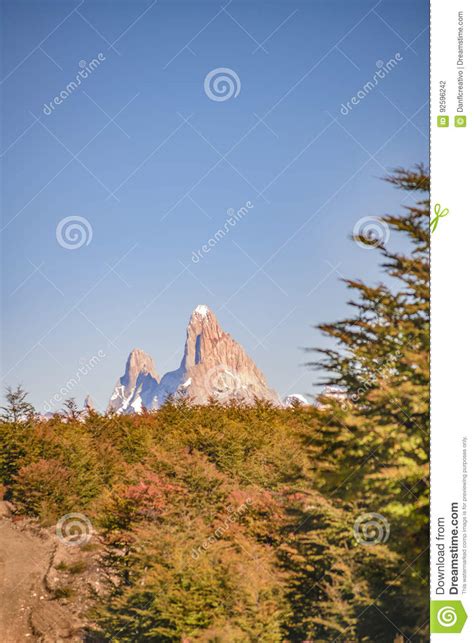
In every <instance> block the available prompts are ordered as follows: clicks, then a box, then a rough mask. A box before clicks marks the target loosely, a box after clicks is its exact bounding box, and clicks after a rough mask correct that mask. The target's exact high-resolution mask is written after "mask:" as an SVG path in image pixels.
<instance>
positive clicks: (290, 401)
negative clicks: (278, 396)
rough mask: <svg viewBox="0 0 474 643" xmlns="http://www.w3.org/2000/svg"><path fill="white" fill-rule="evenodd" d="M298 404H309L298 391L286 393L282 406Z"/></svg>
mask: <svg viewBox="0 0 474 643" xmlns="http://www.w3.org/2000/svg"><path fill="white" fill-rule="evenodd" d="M298 404H303V405H304V406H309V402H308V400H307V399H306V398H305V397H304V396H303V395H301V394H300V393H291V394H290V395H287V396H286V397H285V399H284V400H283V406H295V405H298Z"/></svg>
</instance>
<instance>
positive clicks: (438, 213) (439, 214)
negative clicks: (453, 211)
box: [430, 203, 449, 233]
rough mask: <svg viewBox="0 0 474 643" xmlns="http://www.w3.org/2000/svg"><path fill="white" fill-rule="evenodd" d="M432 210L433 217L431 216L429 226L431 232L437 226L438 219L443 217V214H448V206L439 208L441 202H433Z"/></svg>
mask: <svg viewBox="0 0 474 643" xmlns="http://www.w3.org/2000/svg"><path fill="white" fill-rule="evenodd" d="M434 212H435V216H434V217H433V219H432V220H431V221H430V228H431V232H432V233H433V232H434V231H435V230H436V228H437V227H438V221H439V220H440V219H441V218H442V217H445V216H447V215H448V214H449V210H448V208H444V210H441V204H440V203H436V204H435V207H434Z"/></svg>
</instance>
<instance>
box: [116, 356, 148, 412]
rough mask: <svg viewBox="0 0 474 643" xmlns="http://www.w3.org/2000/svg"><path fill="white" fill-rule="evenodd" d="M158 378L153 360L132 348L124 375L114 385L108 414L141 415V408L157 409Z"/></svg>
mask: <svg viewBox="0 0 474 643" xmlns="http://www.w3.org/2000/svg"><path fill="white" fill-rule="evenodd" d="M159 381H160V378H159V376H158V374H157V372H156V370H155V365H154V363H153V359H152V358H151V357H150V356H149V355H148V354H147V353H145V352H144V351H142V350H140V349H139V348H134V349H133V350H132V352H131V353H130V355H129V356H128V359H127V364H126V366H125V373H124V374H123V375H122V377H121V378H120V379H119V380H118V382H117V383H116V385H115V389H114V392H113V393H112V396H111V398H110V401H109V405H108V407H107V412H109V413H141V411H142V408H143V407H145V408H147V409H152V408H158V386H159Z"/></svg>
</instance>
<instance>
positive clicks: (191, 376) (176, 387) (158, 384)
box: [109, 304, 280, 412]
mask: <svg viewBox="0 0 474 643" xmlns="http://www.w3.org/2000/svg"><path fill="white" fill-rule="evenodd" d="M176 395H179V396H184V397H186V398H188V399H189V400H190V401H191V402H192V403H193V404H207V403H208V401H209V399H210V398H214V399H217V400H218V401H219V402H222V403H226V402H229V401H231V400H237V401H240V402H244V403H247V404H252V403H254V402H255V399H261V400H267V401H270V402H272V403H273V404H276V405H279V404H280V400H279V398H278V395H277V394H276V392H275V391H273V390H272V389H270V388H269V387H268V385H267V383H266V380H265V377H264V375H263V373H262V372H261V371H260V370H259V369H258V368H257V367H256V365H255V364H254V362H253V361H252V359H251V358H250V357H249V356H248V355H247V353H246V352H245V351H244V349H243V348H242V346H241V345H240V344H239V343H238V342H236V341H235V340H234V339H233V338H232V337H231V336H230V335H229V333H226V332H224V331H223V330H222V328H221V326H220V324H219V322H218V320H217V317H216V316H215V314H214V313H213V312H212V311H211V310H210V308H209V307H208V306H206V305H204V304H200V305H199V306H197V307H196V308H195V309H194V310H193V312H192V313H191V317H190V319H189V322H188V326H187V330H186V340H185V345H184V354H183V358H182V360H181V364H180V366H179V368H178V369H176V370H175V371H171V372H169V373H166V374H165V375H163V378H162V379H161V381H160V380H159V378H158V375H157V374H156V371H155V367H154V364H153V360H152V359H151V357H150V356H149V355H147V354H146V353H144V352H143V351H141V350H139V349H134V350H133V351H132V352H131V353H130V356H129V358H128V360H127V366H126V369H125V374H124V375H123V376H122V377H121V378H120V380H119V382H118V384H117V386H116V387H115V391H114V394H113V395H112V398H111V401H110V404H109V410H110V411H115V412H133V411H135V412H140V411H141V409H142V408H143V406H144V407H146V408H148V409H154V408H158V407H159V406H161V405H162V404H163V403H164V402H165V401H166V399H168V398H169V397H170V396H171V397H174V396H176Z"/></svg>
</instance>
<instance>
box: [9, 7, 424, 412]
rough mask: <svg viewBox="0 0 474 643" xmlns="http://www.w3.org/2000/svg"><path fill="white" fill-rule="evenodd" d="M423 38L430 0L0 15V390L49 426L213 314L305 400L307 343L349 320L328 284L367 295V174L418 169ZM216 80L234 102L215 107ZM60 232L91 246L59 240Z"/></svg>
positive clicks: (390, 204)
mask: <svg viewBox="0 0 474 643" xmlns="http://www.w3.org/2000/svg"><path fill="white" fill-rule="evenodd" d="M428 24H429V6H428V2H426V1H424V0H423V1H421V0H417V1H412V0H411V1H402V0H397V1H396V2H394V1H390V0H383V1H381V2H378V3H377V2H376V0H372V1H369V2H366V1H365V0H364V1H353V2H347V1H338V0H331V2H329V1H326V2H317V1H314V2H309V1H300V0H294V1H293V0H292V1H291V2H290V1H289V0H287V1H283V0H280V1H272V2H247V1H244V0H233V1H232V2H230V3H227V4H225V3H224V2H214V1H206V2H204V1H199V0H193V2H181V1H179V0H175V1H173V2H170V1H168V2H167V1H163V0H160V1H158V2H154V1H153V0H152V1H149V0H146V1H143V2H142V1H138V2H127V1H118V2H117V1H115V2H111V1H100V0H85V1H84V2H82V3H81V1H80V0H77V1H76V2H69V1H68V0H63V1H61V2H59V1H56V2H44V1H42V2H21V1H15V2H9V1H6V2H3V29H4V34H3V69H2V78H3V79H4V80H3V83H2V91H3V100H4V110H3V143H2V155H3V157H2V161H3V204H2V205H3V225H2V228H3V231H2V244H3V253H2V255H3V293H2V296H3V306H2V310H3V312H2V330H3V335H2V340H3V360H2V361H3V378H4V379H3V383H4V385H5V384H12V385H16V384H17V383H19V382H21V383H22V384H23V385H24V386H25V388H26V389H27V390H29V391H30V392H31V399H32V401H33V402H34V403H35V405H36V406H37V407H38V408H39V409H41V408H42V407H43V403H44V401H45V400H49V399H50V398H52V397H53V396H54V395H55V393H57V392H58V391H59V389H60V388H61V387H63V386H64V385H65V384H66V382H68V381H69V380H70V379H71V378H72V377H75V375H76V373H77V370H78V368H79V367H80V366H81V365H84V364H85V363H88V361H89V360H90V359H91V358H92V357H93V356H94V355H97V354H98V353H99V351H101V353H100V354H101V355H105V357H103V358H101V359H100V361H99V363H97V364H96V365H95V366H94V368H93V369H91V370H90V372H89V373H88V374H87V376H83V377H81V379H80V381H79V382H78V383H77V385H75V387H74V389H73V390H72V391H71V395H75V396H76V397H77V398H78V399H80V400H82V399H83V397H84V396H85V394H86V393H88V392H89V393H91V394H92V396H93V398H94V400H95V401H96V403H97V404H98V406H99V407H103V406H104V405H105V403H106V400H107V398H108V396H109V395H110V393H111V391H112V389H113V385H114V383H115V380H116V379H117V377H119V376H120V375H121V374H122V372H123V367H124V363H125V360H126V357H127V354H128V352H129V351H130V350H131V349H132V348H133V347H135V346H138V347H140V348H143V349H144V350H146V351H147V352H149V353H150V354H152V356H153V357H154V359H155V362H156V366H157V370H158V372H159V374H160V375H162V374H163V373H164V372H166V371H168V370H171V369H173V368H175V367H176V366H177V365H178V363H179V361H180V359H181V355H182V349H183V345H184V339H185V328H186V324H187V321H188V318H189V315H190V313H191V311H192V310H193V308H194V307H195V306H196V305H197V304H200V303H206V304H208V305H209V306H210V307H211V308H212V309H213V310H214V312H215V313H216V314H217V316H218V318H219V320H220V321H221V324H222V326H223V328H224V329H225V330H227V331H228V332H230V333H231V334H232V335H233V336H234V338H235V339H237V340H238V341H239V342H241V343H242V345H243V346H244V347H245V348H246V350H247V351H248V353H249V354H250V356H251V357H252V358H253V359H254V360H255V362H256V363H257V365H258V366H259V367H260V368H261V369H262V370H263V372H264V373H265V375H266V377H267V379H268V381H269V383H270V384H271V385H272V386H273V387H275V388H276V389H277V390H278V391H279V392H280V394H286V393H290V392H301V393H309V392H311V391H312V390H313V387H312V384H313V382H315V380H316V379H317V375H316V374H315V373H314V372H311V371H309V370H308V369H307V368H305V367H304V366H303V364H304V362H305V361H306V359H307V356H306V355H305V354H304V352H303V351H302V348H303V347H305V346H316V345H319V346H322V345H324V343H325V340H324V339H323V338H322V337H321V335H320V334H319V333H318V332H317V331H315V330H314V329H313V328H312V326H313V325H314V324H317V323H318V322H323V321H331V320H335V319H337V318H338V317H340V316H341V315H343V314H344V313H345V311H346V310H347V307H346V304H345V302H346V299H347V293H346V290H345V287H344V285H343V284H342V283H341V282H340V278H341V276H348V277H361V278H364V279H367V280H372V281H378V280H379V279H380V272H379V268H378V260H379V255H378V253H377V252H376V251H374V250H367V249H362V248H360V247H358V246H357V245H356V244H354V243H353V242H352V241H350V239H349V237H350V234H351V232H352V230H353V228H354V225H356V223H357V222H358V221H359V220H360V219H361V218H362V217H365V216H376V215H380V214H383V213H386V212H398V211H400V208H401V205H402V204H401V201H402V199H403V198H405V196H404V195H403V194H401V193H400V192H397V191H395V190H394V189H393V188H391V187H390V186H389V185H387V184H386V183H384V182H383V181H381V180H380V177H382V176H383V175H384V174H385V173H386V170H388V169H390V168H393V167H396V166H410V165H412V164H414V163H416V162H419V161H425V162H426V161H427V159H428V138H427V137H428V102H427V101H428V87H429V85H428V83H429V78H428V72H429V42H428V36H429V34H428ZM397 53H399V55H400V57H401V60H400V61H399V62H398V64H397V65H396V66H395V67H394V68H393V69H392V70H391V71H390V72H389V73H388V74H387V75H386V77H385V78H384V79H382V80H380V82H379V84H378V85H377V87H375V88H374V89H373V90H372V91H370V92H368V93H367V95H366V96H365V97H364V98H363V99H362V100H361V101H360V103H359V104H358V105H355V106H354V108H353V110H352V111H351V112H350V113H349V114H348V115H342V114H341V112H340V109H341V104H342V103H346V102H347V101H350V100H351V97H352V96H354V95H356V94H357V92H358V91H359V90H361V89H362V87H363V86H364V85H365V84H366V83H367V82H368V81H370V80H372V78H373V75H374V73H375V72H376V71H377V69H378V68H379V67H380V66H381V65H382V63H386V62H387V61H389V60H390V59H392V58H394V57H395V55H396V54H397ZM99 54H102V58H103V60H102V62H100V64H99V65H98V66H97V67H96V69H95V70H94V71H92V73H90V74H89V75H88V77H87V78H85V79H84V80H82V83H81V85H80V87H78V88H76V89H75V90H74V91H72V92H71V93H70V94H69V95H68V97H67V98H66V99H65V100H63V102H62V103H61V104H59V105H56V106H55V108H54V110H52V113H50V114H45V113H44V105H45V104H49V103H50V102H51V101H54V98H55V96H59V95H60V92H61V91H62V90H65V89H66V87H67V85H68V84H69V83H70V82H71V81H74V79H75V78H76V74H77V73H78V71H79V70H80V69H81V65H84V62H81V61H85V63H90V61H92V60H93V59H97V57H98V55H99ZM216 68H227V69H231V70H232V71H233V72H234V73H235V74H237V76H238V78H239V80H240V93H239V94H238V96H236V97H230V98H229V99H228V100H225V101H215V100H211V99H210V98H209V97H208V95H207V94H206V92H205V90H204V79H205V78H206V76H207V74H208V73H209V72H211V71H212V70H214V69H216ZM46 111H47V110H46ZM117 114H118V115H117ZM116 115H117V116H116ZM260 119H263V120H260ZM229 150H230V152H229ZM79 152H80V153H79ZM248 201H250V202H251V203H252V204H253V208H252V209H251V210H249V213H248V214H247V215H246V216H245V217H244V218H243V219H241V221H239V223H238V224H237V225H236V226H234V227H233V228H232V230H231V231H230V232H229V233H228V234H227V235H226V236H225V238H222V239H220V241H219V242H218V243H217V244H216V245H215V247H213V248H212V251H211V252H209V253H207V254H205V255H204V258H203V259H202V260H201V261H199V262H198V263H193V262H192V254H193V251H197V250H198V249H199V248H200V247H201V246H202V245H203V244H205V243H206V242H207V241H208V240H209V239H210V238H211V237H213V236H214V235H215V233H216V232H217V231H218V230H219V228H221V227H222V226H223V225H224V223H225V220H226V218H227V217H228V214H227V211H228V210H229V209H234V210H237V209H238V208H240V207H242V206H243V205H245V203H246V202H248ZM404 203H405V205H407V204H409V203H410V201H408V200H406V199H405V201H404ZM66 217H82V218H84V219H86V220H87V222H88V224H89V226H90V230H92V237H91V238H89V239H88V240H89V243H88V244H84V245H82V246H81V247H79V248H77V249H68V248H65V247H63V245H61V244H60V243H58V240H57V235H56V229H57V226H58V223H59V222H60V221H62V220H63V219H65V218H66ZM88 234H89V236H90V233H88ZM393 241H394V240H393V239H391V240H390V242H393Z"/></svg>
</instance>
